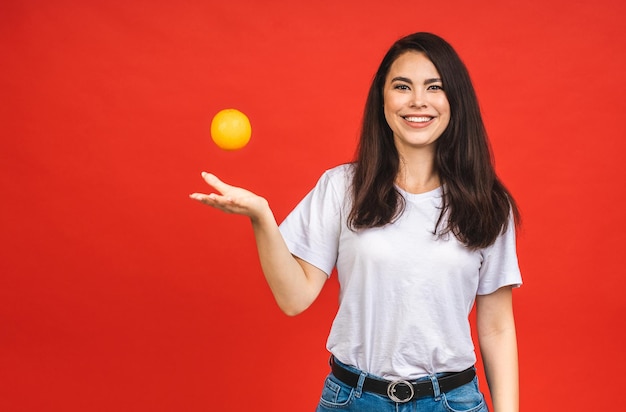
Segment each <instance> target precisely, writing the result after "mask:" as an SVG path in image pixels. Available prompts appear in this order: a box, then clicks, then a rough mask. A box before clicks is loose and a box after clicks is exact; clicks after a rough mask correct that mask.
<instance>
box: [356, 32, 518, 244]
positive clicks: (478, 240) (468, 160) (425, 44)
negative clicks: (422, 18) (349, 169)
mask: <svg viewBox="0 0 626 412" xmlns="http://www.w3.org/2000/svg"><path fill="white" fill-rule="evenodd" d="M408 51H417V52H420V53H423V54H424V55H425V56H426V57H428V59H429V60H430V61H431V62H432V63H433V64H434V65H435V68H436V69H437V71H438V72H439V75H440V76H441V81H442V84H443V89H444V91H445V93H446V97H447V99H448V102H449V104H450V113H451V116H450V123H449V124H448V126H447V128H446V129H445V131H444V132H443V134H442V135H441V136H440V137H439V138H438V139H437V142H436V152H435V167H436V169H437V172H438V173H439V178H440V180H441V182H442V183H443V206H442V210H441V213H440V215H439V219H438V220H437V223H436V225H435V228H434V229H433V230H434V233H436V234H438V235H440V236H443V235H445V234H447V233H452V234H454V236H456V238H457V239H458V240H459V241H460V242H462V243H463V244H464V245H466V246H467V247H468V248H470V249H478V248H483V247H487V246H489V245H491V244H493V242H494V241H495V240H496V238H497V237H498V235H499V234H500V233H502V232H503V231H504V230H506V228H507V226H508V221H509V216H510V213H512V214H513V217H514V219H515V223H516V224H517V223H519V221H520V215H519V211H518V208H517V205H516V203H515V200H514V199H513V197H512V196H511V194H510V193H509V192H508V190H507V189H506V188H505V187H504V185H503V184H502V183H501V182H500V180H499V179H498V177H497V176H496V173H495V169H494V162H493V156H492V152H491V148H490V146H489V140H488V138H487V132H486V130H485V126H484V124H483V121H482V117H481V114H480V108H479V105H478V99H477V97H476V92H475V91H474V87H473V86H472V82H471V79H470V76H469V73H468V71H467V68H466V67H465V64H464V63H463V62H462V61H461V59H460V57H459V56H458V54H457V53H456V52H455V51H454V49H453V48H452V46H450V44H448V43H447V42H446V41H445V40H443V39H442V38H441V37H439V36H436V35H434V34H431V33H414V34H411V35H408V36H406V37H403V38H401V39H399V40H398V41H396V42H395V43H394V44H393V45H392V46H391V48H390V49H389V51H388V52H387V54H385V56H384V58H383V60H382V62H381V64H380V66H379V68H378V71H377V72H376V75H375V76H374V79H373V81H372V85H371V87H370V89H369V93H368V96H367V101H366V104H365V111H364V115H363V124H362V129H361V136H360V140H359V144H358V147H357V152H356V160H355V167H354V176H353V179H352V196H353V204H352V210H351V212H350V215H349V217H348V224H349V226H350V227H351V228H352V229H353V230H358V229H364V228H372V227H380V226H384V225H386V224H388V223H391V222H393V221H394V220H395V219H396V218H397V217H399V216H400V215H401V214H402V212H403V211H404V207H405V203H404V202H405V200H404V198H403V196H402V195H401V194H400V193H399V192H398V190H397V189H396V187H395V184H394V181H395V178H396V176H397V174H398V170H399V164H400V159H399V155H398V151H397V150H396V147H395V145H394V141H393V132H392V131H391V129H390V128H389V125H388V124H387V122H386V120H385V115H384V111H383V104H384V100H383V87H384V85H385V80H386V77H387V74H388V72H389V69H390V67H391V65H392V64H393V62H394V61H395V60H396V59H397V58H398V57H399V56H400V55H402V54H404V53H406V52H408Z"/></svg>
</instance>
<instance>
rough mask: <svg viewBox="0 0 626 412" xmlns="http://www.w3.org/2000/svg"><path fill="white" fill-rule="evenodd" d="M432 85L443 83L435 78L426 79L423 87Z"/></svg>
mask: <svg viewBox="0 0 626 412" xmlns="http://www.w3.org/2000/svg"><path fill="white" fill-rule="evenodd" d="M433 83H443V82H442V81H441V79H439V78H437V77H435V78H432V79H426V81H424V85H428V84H433Z"/></svg>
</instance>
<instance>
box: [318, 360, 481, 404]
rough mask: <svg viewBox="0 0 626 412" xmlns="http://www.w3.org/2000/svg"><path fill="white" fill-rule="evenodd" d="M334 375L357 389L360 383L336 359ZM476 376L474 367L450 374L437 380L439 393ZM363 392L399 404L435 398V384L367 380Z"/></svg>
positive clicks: (356, 376)
mask: <svg viewBox="0 0 626 412" xmlns="http://www.w3.org/2000/svg"><path fill="white" fill-rule="evenodd" d="M330 365H331V369H332V371H333V375H335V377H336V378H337V379H339V380H340V381H342V382H343V383H345V384H346V385H350V386H352V387H353V388H356V386H357V384H358V382H359V375H358V374H356V373H354V372H351V371H349V370H347V369H345V368H344V367H342V366H340V365H338V364H337V362H335V360H334V358H331V360H330ZM474 376H476V371H475V370H474V368H473V367H471V368H468V369H466V370H464V371H463V372H456V373H450V374H447V375H443V376H441V377H438V378H437V382H439V391H440V392H442V393H445V392H449V391H451V390H452V389H455V388H458V387H459V386H462V385H465V384H466V383H470V382H471V381H472V379H474ZM363 390H364V391H366V392H374V393H377V394H379V395H385V396H388V397H389V398H390V399H391V400H392V401H394V402H398V403H404V402H408V401H410V400H412V399H417V398H421V397H424V396H434V395H435V391H434V390H433V383H432V382H431V381H430V380H424V381H420V382H407V381H405V380H398V381H387V380H380V379H373V378H365V382H364V383H363Z"/></svg>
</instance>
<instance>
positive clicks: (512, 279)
mask: <svg viewBox="0 0 626 412" xmlns="http://www.w3.org/2000/svg"><path fill="white" fill-rule="evenodd" d="M351 172H352V166H351V165H342V166H338V167H336V168H333V169H331V170H328V171H326V172H325V173H324V174H323V175H322V177H321V178H320V180H319V181H318V183H317V185H316V186H315V188H314V189H313V190H312V191H311V192H309V193H308V194H307V196H306V197H305V198H304V199H303V200H302V201H301V202H300V204H299V205H298V206H297V207H296V208H295V209H294V210H293V211H292V212H291V213H290V214H289V216H287V218H286V219H285V221H284V222H282V223H281V225H280V230H281V233H282V234H283V237H284V238H285V241H286V243H287V245H288V247H289V249H290V251H291V252H292V253H293V254H294V255H295V256H298V257H299V258H301V259H303V260H305V261H307V262H309V263H311V264H312V265H314V266H316V267H318V268H319V269H321V270H323V271H324V272H325V273H326V274H328V275H329V276H330V274H331V272H332V271H333V268H334V267H336V268H337V274H338V277H339V283H340V296H339V309H338V312H337V315H336V317H335V320H334V322H333V325H332V328H331V331H330V335H329V337H328V342H327V348H328V350H329V351H330V352H331V353H332V354H333V355H335V356H336V357H337V358H338V359H339V360H340V361H341V362H343V363H346V364H348V365H352V366H354V367H356V368H358V369H360V370H364V371H367V372H369V373H371V374H374V375H377V376H380V377H383V378H387V379H409V380H411V379H417V378H419V377H422V376H424V375H427V374H431V373H437V372H454V371H462V370H465V369H466V368H468V367H470V366H472V365H473V364H474V363H475V362H476V355H475V353H474V346H473V343H472V339H471V333H470V325H469V321H468V315H469V313H470V311H471V309H472V306H473V304H474V300H475V297H476V295H477V294H489V293H492V292H494V291H496V290H497V289H498V288H500V287H502V286H506V285H515V286H519V285H521V283H522V280H521V275H520V271H519V267H518V262H517V254H516V247H515V227H514V224H513V223H512V222H510V224H509V226H508V230H507V231H506V232H505V233H504V234H502V235H501V236H500V237H499V238H498V239H497V240H496V242H495V243H494V244H493V245H492V246H490V247H488V248H485V249H481V250H477V251H471V250H469V249H467V248H466V247H464V246H463V245H462V244H461V243H460V242H459V241H458V240H457V239H456V238H455V237H454V236H453V235H450V236H447V237H446V238H445V239H439V238H437V236H436V235H434V234H433V230H434V228H435V223H436V221H437V218H438V217H439V213H440V210H441V194H442V190H441V188H438V189H436V190H433V191H430V192H427V193H421V194H410V193H406V192H403V191H401V190H400V193H402V195H403V196H404V197H405V199H406V208H405V210H404V212H403V213H402V215H401V216H400V217H399V218H398V219H397V220H396V221H395V222H393V223H391V224H388V225H386V226H384V227H381V228H373V229H366V230H360V231H353V230H351V229H350V228H348V226H347V217H348V213H349V212H350V205H351V196H350V190H349V188H350V184H351Z"/></svg>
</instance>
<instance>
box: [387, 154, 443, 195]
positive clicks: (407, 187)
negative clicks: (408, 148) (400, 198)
mask: <svg viewBox="0 0 626 412" xmlns="http://www.w3.org/2000/svg"><path fill="white" fill-rule="evenodd" d="M395 183H396V184H397V185H398V186H399V187H400V188H401V189H402V190H404V191H406V192H408V193H415V194H418V193H425V192H430V191H431V190H434V189H436V188H438V187H439V186H441V180H440V179H439V173H437V171H436V170H435V162H434V158H433V157H432V156H430V157H425V158H414V159H411V161H408V160H407V159H406V158H404V157H402V156H400V167H399V170H398V175H397V176H396V181H395Z"/></svg>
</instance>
